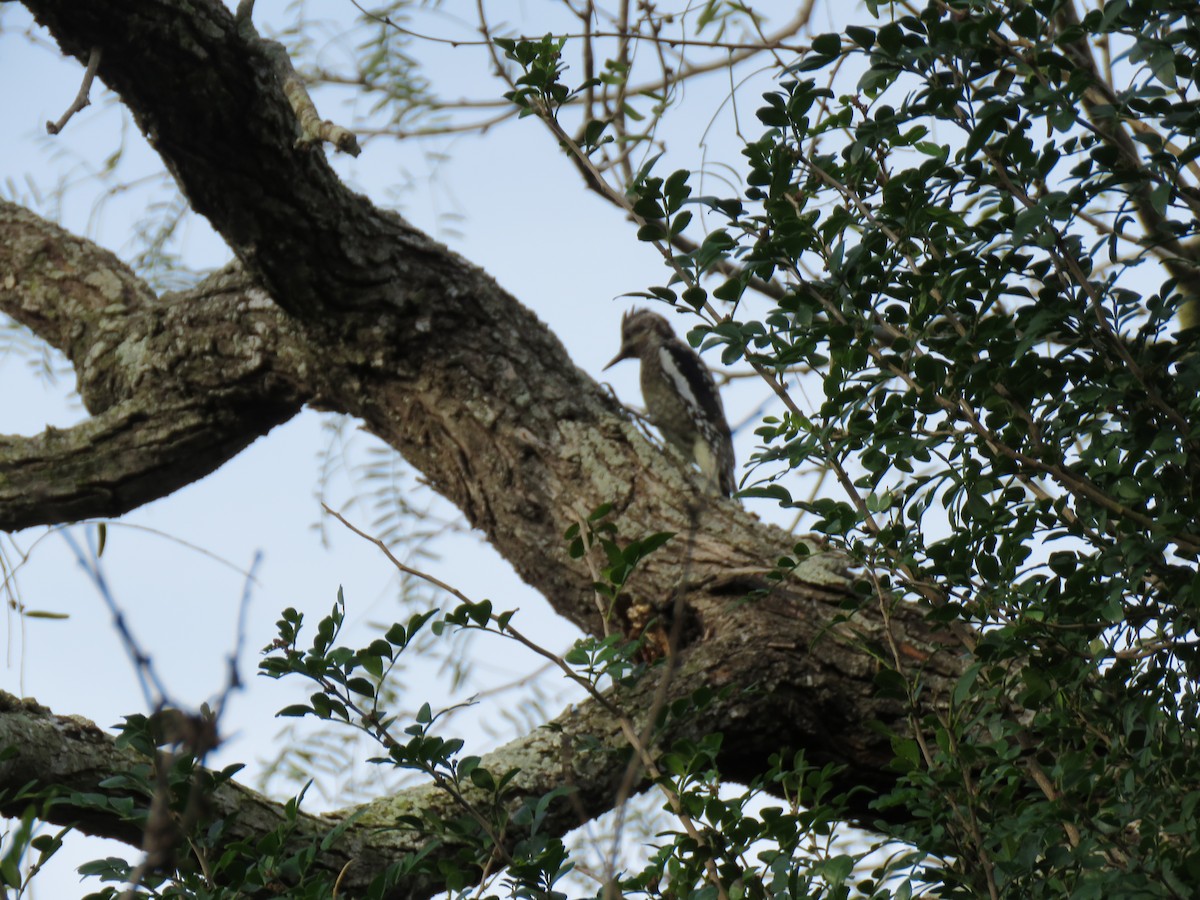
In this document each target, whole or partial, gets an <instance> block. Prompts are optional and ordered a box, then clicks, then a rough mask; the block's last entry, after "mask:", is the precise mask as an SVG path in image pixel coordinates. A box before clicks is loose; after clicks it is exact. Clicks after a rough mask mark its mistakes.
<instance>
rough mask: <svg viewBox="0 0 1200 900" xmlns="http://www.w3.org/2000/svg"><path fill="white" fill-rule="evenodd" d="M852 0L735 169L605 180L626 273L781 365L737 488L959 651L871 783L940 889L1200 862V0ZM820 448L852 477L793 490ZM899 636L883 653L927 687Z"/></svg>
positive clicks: (1159, 886)
mask: <svg viewBox="0 0 1200 900" xmlns="http://www.w3.org/2000/svg"><path fill="white" fill-rule="evenodd" d="M868 6H869V7H870V9H871V12H872V13H873V14H875V15H876V16H877V17H878V21H877V22H875V23H872V24H871V25H870V26H867V25H862V24H852V25H848V26H847V27H846V29H845V32H844V34H823V35H818V36H816V37H815V38H813V40H812V44H811V49H810V51H809V52H808V53H806V54H804V55H803V56H802V57H801V58H800V59H799V60H797V61H796V62H794V63H793V64H791V65H789V66H788V67H787V68H786V69H785V71H784V74H783V77H782V78H781V80H780V82H779V84H778V87H777V88H776V89H774V90H772V91H771V92H769V93H768V94H766V95H765V96H764V101H765V103H764V105H763V106H762V107H761V108H760V109H759V110H758V113H757V117H758V119H759V121H760V123H761V125H762V126H764V127H765V129H766V130H765V131H763V132H762V133H761V136H759V137H758V138H757V139H754V140H750V141H747V143H746V146H745V148H744V150H743V154H744V156H745V159H746V165H747V168H748V172H747V176H746V179H745V186H744V189H743V190H742V192H741V193H740V195H735V196H713V195H704V196H693V188H692V182H693V181H694V180H695V173H693V172H690V171H688V170H686V169H681V170H678V171H675V172H674V173H672V174H670V175H669V176H665V177H664V176H662V175H660V174H657V173H656V172H655V164H656V163H657V162H658V158H657V157H654V158H652V159H651V160H650V161H649V162H648V163H647V164H646V165H645V166H643V167H642V168H641V170H640V171H639V172H638V173H637V174H636V176H635V177H633V178H632V179H630V181H629V182H628V183H627V185H626V190H627V195H626V196H625V197H618V196H615V195H614V194H613V192H612V191H609V194H608V195H609V197H610V199H612V200H613V201H614V202H616V203H619V204H621V205H623V206H624V207H625V208H626V209H627V210H628V211H629V213H630V215H631V216H632V217H633V218H634V220H635V221H636V222H637V224H638V226H639V231H638V236H639V238H640V239H641V240H644V241H649V242H651V243H653V244H655V245H656V246H657V247H658V248H659V249H660V250H661V251H662V252H663V254H664V257H665V258H666V260H667V263H668V266H669V268H670V270H671V279H670V281H669V282H668V283H667V284H665V285H662V286H657V287H652V288H649V289H648V291H647V292H646V293H645V294H644V296H646V297H647V298H652V299H655V300H658V301H663V302H667V303H670V304H673V305H674V304H677V303H683V304H686V305H688V306H691V307H693V308H695V309H696V310H697V311H698V312H700V313H701V314H703V315H704V316H705V317H706V319H707V322H706V323H702V324H700V325H699V326H698V327H697V328H695V329H694V330H693V332H692V334H691V339H692V341H693V343H695V344H698V345H699V344H704V345H705V346H719V347H721V348H722V358H723V361H724V362H725V363H727V364H729V363H734V362H736V361H739V360H745V361H746V362H748V363H749V364H750V366H751V367H752V368H753V369H754V370H755V371H756V372H757V373H758V374H759V375H760V376H761V377H762V378H763V379H765V380H766V382H767V383H768V384H769V385H770V386H771V388H772V390H773V391H774V392H775V393H776V394H777V395H778V397H779V400H780V402H781V404H782V405H781V409H780V411H779V412H778V413H777V414H775V415H773V416H769V417H767V418H766V419H765V420H764V421H763V423H762V425H761V426H760V428H759V429H758V432H757V433H758V435H759V437H760V438H761V439H762V447H761V449H760V451H759V452H758V454H757V455H756V457H755V460H754V466H755V471H756V481H755V482H754V483H753V484H752V485H751V486H750V487H749V488H748V489H747V490H745V491H744V492H743V496H761V497H769V498H773V499H776V500H778V501H779V502H780V503H781V504H782V505H784V506H792V507H796V508H799V509H801V510H803V511H804V512H805V513H807V514H808V515H809V516H811V522H812V527H814V528H815V529H816V530H818V531H821V532H824V533H826V534H828V535H830V536H832V537H834V538H836V539H838V540H839V542H841V543H842V544H843V545H844V546H845V547H846V548H847V549H848V550H849V551H850V552H851V553H852V554H853V555H854V556H855V557H856V558H857V559H858V560H859V561H860V562H861V563H862V564H863V566H864V570H865V571H866V572H867V573H868V577H869V579H870V580H871V581H872V587H873V588H874V590H873V591H871V592H870V593H871V594H874V595H876V596H879V597H882V598H885V599H884V602H885V604H893V603H897V602H902V601H907V602H916V603H919V604H922V605H923V606H925V607H926V608H927V609H928V611H929V612H928V614H929V616H930V618H931V619H933V620H934V621H936V622H939V623H944V624H945V625H947V626H949V628H950V629H952V630H953V632H954V634H956V635H957V637H956V640H957V641H959V642H961V643H962V645H963V648H964V649H965V650H967V651H969V652H970V653H971V654H972V656H973V659H974V664H973V665H972V666H971V667H970V669H969V671H968V673H967V674H966V675H965V676H964V678H963V680H962V682H961V683H960V684H959V686H958V689H957V690H956V692H955V696H954V698H953V701H954V705H953V713H952V715H951V716H950V717H949V718H948V719H946V720H932V719H931V720H927V721H920V722H916V721H914V722H913V723H912V724H913V731H912V733H911V734H900V735H896V737H895V745H896V750H897V755H896V768H897V770H898V771H900V772H902V773H903V779H902V784H901V786H900V788H899V789H897V790H896V791H895V792H894V793H893V794H892V795H890V796H888V797H884V798H881V799H880V800H879V802H878V805H879V808H880V810H881V811H886V810H889V809H891V810H894V809H896V808H900V807H902V808H903V809H904V810H905V812H906V814H907V815H908V816H910V817H912V818H911V819H910V821H909V822H908V824H907V825H905V826H904V827H902V828H898V829H892V830H891V833H893V834H894V835H896V836H898V837H901V838H903V839H904V840H906V841H908V842H910V843H911V844H912V845H914V846H916V847H918V848H921V849H922V850H924V851H925V852H927V853H929V854H931V855H932V857H933V858H935V859H940V860H941V862H940V863H937V864H934V865H931V866H930V867H929V868H928V869H927V871H926V877H927V878H928V879H929V880H930V881H931V882H934V883H940V885H941V888H940V891H941V894H942V895H943V896H958V895H962V896H975V895H976V894H979V893H984V892H988V893H990V894H991V895H993V896H997V895H1006V896H1020V897H1030V896H1057V895H1063V894H1070V895H1071V896H1092V895H1094V896H1099V895H1104V896H1115V895H1120V896H1188V895H1190V893H1191V889H1190V888H1189V887H1188V886H1189V885H1192V884H1195V883H1196V882H1197V879H1198V878H1200V854H1198V853H1197V852H1196V849H1195V848H1194V846H1193V844H1192V842H1191V841H1190V840H1189V839H1188V838H1187V837H1185V836H1186V835H1192V834H1195V833H1197V828H1198V826H1200V821H1198V820H1197V815H1196V804H1197V800H1200V793H1198V792H1197V788H1198V787H1200V778H1198V776H1200V772H1198V770H1197V763H1196V749H1197V747H1196V737H1195V725H1196V719H1197V701H1198V691H1197V675H1198V664H1200V655H1198V654H1200V635H1198V634H1197V628H1196V626H1197V615H1198V613H1200V606H1198V605H1197V601H1196V595H1197V592H1196V585H1197V584H1198V583H1200V582H1198V581H1197V577H1196V560H1197V557H1198V556H1200V538H1198V535H1200V503H1198V497H1197V493H1198V488H1200V454H1198V450H1200V446H1198V444H1197V427H1196V426H1195V424H1194V423H1195V422H1197V421H1200V400H1198V399H1197V386H1198V385H1200V356H1198V355H1197V352H1196V349H1195V340H1196V335H1197V333H1198V332H1197V331H1196V330H1195V329H1190V328H1188V326H1191V325H1193V324H1195V323H1196V322H1197V320H1198V319H1197V307H1198V306H1200V216H1198V213H1200V168H1198V166H1197V159H1200V100H1198V99H1197V97H1196V95H1195V75H1196V73H1197V72H1200V15H1198V13H1197V7H1196V6H1195V4H1194V3H1193V2H1190V0H1111V2H1105V3H1101V4H1096V5H1095V6H1094V7H1093V8H1090V9H1086V10H1085V11H1084V12H1083V13H1080V12H1079V11H1078V10H1077V7H1076V5H1075V4H1074V3H1072V2H1064V0H1036V2H1030V3H1018V4H1009V3H1000V2H992V0H972V2H954V3H943V2H938V0H933V2H930V3H929V4H928V5H927V6H926V7H925V8H924V9H918V8H915V7H913V6H911V5H909V4H907V3H901V2H896V3H889V2H882V0H874V2H870V3H869V4H868ZM545 48H546V43H545V42H542V43H540V44H535V43H530V44H529V45H527V46H526V47H524V48H522V47H521V46H519V45H517V46H516V47H514V48H506V49H509V58H510V59H515V60H517V61H518V62H520V63H522V64H523V65H524V66H526V75H525V76H524V77H522V78H519V79H516V81H515V83H517V84H521V85H533V86H536V88H537V90H538V97H539V100H540V102H541V103H542V104H543V107H542V115H543V117H544V118H545V119H546V120H547V121H548V123H551V127H552V130H553V131H555V133H556V134H558V133H559V132H560V131H561V129H560V128H558V127H557V126H556V124H554V123H553V122H551V120H554V122H556V121H557V119H558V118H559V117H561V114H562V113H563V111H564V105H565V104H566V103H567V101H568V99H569V98H570V97H572V96H574V93H573V92H571V91H568V90H567V89H565V88H563V87H562V86H561V85H557V84H555V83H552V80H553V79H555V78H557V77H558V75H559V73H560V71H561V66H560V67H557V68H554V69H551V67H549V66H548V65H547V64H546V63H545V61H544V60H545V56H546V50H545ZM554 49H555V53H557V52H558V50H560V49H561V47H556V48H554ZM848 77H852V78H854V79H856V82H855V83H854V84H853V87H851V88H850V89H847V87H846V81H847V78H848ZM585 87H586V85H585ZM516 96H517V97H522V98H528V96H529V90H528V89H527V90H525V91H524V92H523V93H518V94H517V95H516ZM514 99H515V98H514ZM525 105H526V108H527V109H528V108H529V102H528V100H527V99H526V100H525ZM608 124H609V123H605V122H600V123H598V125H597V127H596V128H592V129H590V130H589V131H585V134H590V133H593V132H596V133H599V131H601V130H603V127H607V125H608ZM568 151H569V152H571V153H573V154H574V155H575V157H576V160H577V161H578V162H581V163H582V162H583V161H584V160H586V159H587V158H588V157H589V156H590V154H591V153H592V152H593V148H592V146H591V145H590V144H589V142H588V141H587V140H583V141H580V142H579V143H577V144H575V145H568ZM593 187H596V184H595V183H593ZM602 192H603V190H602ZM693 210H694V211H695V212H697V213H700V214H701V215H702V216H703V219H700V218H699V217H695V218H694V213H693ZM695 231H700V234H698V235H697V236H695V237H692V236H691V235H692V232H695ZM710 298H711V301H710ZM761 298H766V300H767V301H769V302H768V303H767V304H765V305H764V304H763V303H762V299H761ZM714 302H723V303H725V304H727V305H725V306H720V307H717V306H713V305H710V303H714ZM1177 323H1180V324H1182V326H1183V330H1182V331H1180V332H1178V333H1177V332H1176V331H1175V329H1176V328H1177ZM803 373H809V374H808V375H807V381H806V382H805V383H814V382H819V384H814V387H815V388H816V392H817V393H819V395H820V396H821V400H820V402H818V403H817V404H815V408H810V409H806V408H805V404H804V403H802V402H801V401H799V400H798V399H796V396H795V395H797V393H798V392H797V390H796V388H795V387H794V384H795V382H794V381H793V378H794V376H795V375H797V374H801V375H803ZM814 464H816V465H818V466H820V467H821V468H822V469H824V470H825V471H827V472H829V473H831V474H833V476H834V477H835V479H836V482H837V483H838V485H839V487H840V489H841V492H842V497H841V498H840V499H839V498H834V497H826V498H820V499H803V498H797V497H795V496H793V491H794V490H795V487H794V485H795V479H794V473H795V472H797V471H800V470H801V469H803V468H806V467H810V466H812V465H814ZM964 626H965V627H964ZM893 649H894V648H893ZM893 664H894V666H895V669H896V672H897V673H899V674H900V675H901V676H902V677H901V678H898V679H895V678H893V679H887V678H883V679H881V685H884V686H885V687H886V688H887V689H891V690H894V691H895V692H896V693H897V694H898V696H900V697H901V698H904V697H915V696H916V695H918V694H919V693H920V692H921V691H922V690H923V682H922V677H921V675H920V673H919V672H916V673H914V672H912V671H910V670H908V669H907V668H906V667H905V665H904V664H903V660H902V659H901V658H900V656H899V654H898V653H896V654H895V657H894V659H893ZM1163 797H1171V798H1177V799H1178V801H1179V802H1171V803H1163V802H1162V798H1163Z"/></svg>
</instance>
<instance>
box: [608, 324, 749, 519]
mask: <svg viewBox="0 0 1200 900" xmlns="http://www.w3.org/2000/svg"><path fill="white" fill-rule="evenodd" d="M635 357H636V358H637V359H640V360H641V363H642V373H641V381H642V399H643V400H644V401H645V403H646V412H647V413H648V414H649V417H650V421H651V422H652V423H653V424H654V427H655V428H657V429H658V430H659V431H660V432H661V433H662V436H663V437H664V438H665V439H666V441H667V443H669V444H670V445H671V446H672V447H675V448H676V449H677V450H679V452H680V453H682V454H683V455H684V457H685V458H686V459H687V460H688V461H689V462H694V463H695V464H696V465H698V466H699V467H700V471H701V472H702V473H704V477H705V479H706V480H707V481H708V484H709V487H710V488H711V489H712V491H713V492H714V493H721V494H723V495H725V496H726V497H728V496H730V495H731V494H733V492H734V490H735V489H736V486H737V484H736V481H735V480H734V475H733V440H732V439H731V438H730V435H729V423H728V422H726V421H725V409H724V407H722V405H721V395H720V393H719V392H718V391H717V385H716V383H715V382H714V381H713V377H712V373H711V372H709V371H708V367H707V366H706V365H704V361H703V360H702V359H700V356H699V355H698V354H697V353H696V351H695V350H693V349H692V348H691V347H689V346H688V345H687V344H685V343H684V342H683V341H681V340H679V338H677V337H675V332H673V331H672V330H671V326H670V324H669V323H668V322H667V320H666V319H664V318H663V317H662V316H660V315H657V314H655V313H652V312H650V311H649V310H646V309H637V310H634V311H633V312H630V313H626V314H625V316H624V317H623V318H622V319H621V350H620V352H619V353H618V354H617V355H616V356H615V357H613V361H612V362H610V363H609V364H608V365H607V366H605V367H604V368H605V369H606V370H607V369H610V368H612V367H613V366H615V365H616V364H617V363H619V362H620V361H621V360H623V359H634V358H635Z"/></svg>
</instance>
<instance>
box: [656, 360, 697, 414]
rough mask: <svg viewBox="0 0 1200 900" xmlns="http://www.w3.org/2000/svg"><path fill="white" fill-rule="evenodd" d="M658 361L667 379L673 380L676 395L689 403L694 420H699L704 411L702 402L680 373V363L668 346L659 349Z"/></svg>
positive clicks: (685, 377) (684, 376)
mask: <svg viewBox="0 0 1200 900" xmlns="http://www.w3.org/2000/svg"><path fill="white" fill-rule="evenodd" d="M658 359H659V362H660V363H661V364H662V370H663V371H664V372H666V374H667V377H668V378H670V379H671V383H672V384H673V385H674V386H675V393H677V394H678V395H679V396H680V397H682V398H683V400H684V402H685V403H687V405H688V407H689V408H690V409H691V413H692V418H693V419H695V418H697V416H698V415H699V414H700V410H701V409H702V407H701V406H700V401H699V400H697V399H696V395H695V394H694V393H692V386H691V385H690V384H688V380H687V376H686V375H684V374H683V373H682V372H681V371H679V363H678V362H676V361H675V357H674V355H673V354H672V353H671V351H670V350H669V349H667V347H666V346H662V347H659V348H658Z"/></svg>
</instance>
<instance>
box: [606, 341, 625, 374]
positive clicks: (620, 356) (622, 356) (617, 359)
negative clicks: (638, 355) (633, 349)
mask: <svg viewBox="0 0 1200 900" xmlns="http://www.w3.org/2000/svg"><path fill="white" fill-rule="evenodd" d="M632 357H633V354H632V353H630V352H629V348H628V347H626V346H625V345H624V344H622V345H621V352H620V353H618V354H617V355H616V356H614V357H613V358H612V362H610V363H609V364H608V365H607V366H605V367H604V368H603V369H601V370H600V371H601V372H607V371H608V370H609V369H611V368H612V367H613V366H615V365H616V364H617V363H619V362H620V361H621V360H623V359H631V358H632Z"/></svg>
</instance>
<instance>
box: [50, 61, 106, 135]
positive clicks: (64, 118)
mask: <svg viewBox="0 0 1200 900" xmlns="http://www.w3.org/2000/svg"><path fill="white" fill-rule="evenodd" d="M99 68H100V48H99V47H93V48H92V52H91V53H90V54H89V55H88V64H87V69H86V70H85V71H84V73H83V83H82V84H81V85H79V93H78V94H76V95H75V99H74V100H72V101H71V105H70V106H68V107H67V111H66V112H65V113H63V114H62V115H61V116H59V119H58V121H57V122H50V121H47V122H46V131H47V132H48V133H49V134H58V133H59V132H60V131H62V130H63V128H65V127H66V124H67V122H69V121H70V120H71V117H72V116H73V115H75V113H77V112H79V111H80V110H81V109H83V108H84V107H85V106H90V105H91V102H92V98H91V93H92V82H93V81H95V80H96V71H97V70H98V69H99Z"/></svg>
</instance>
